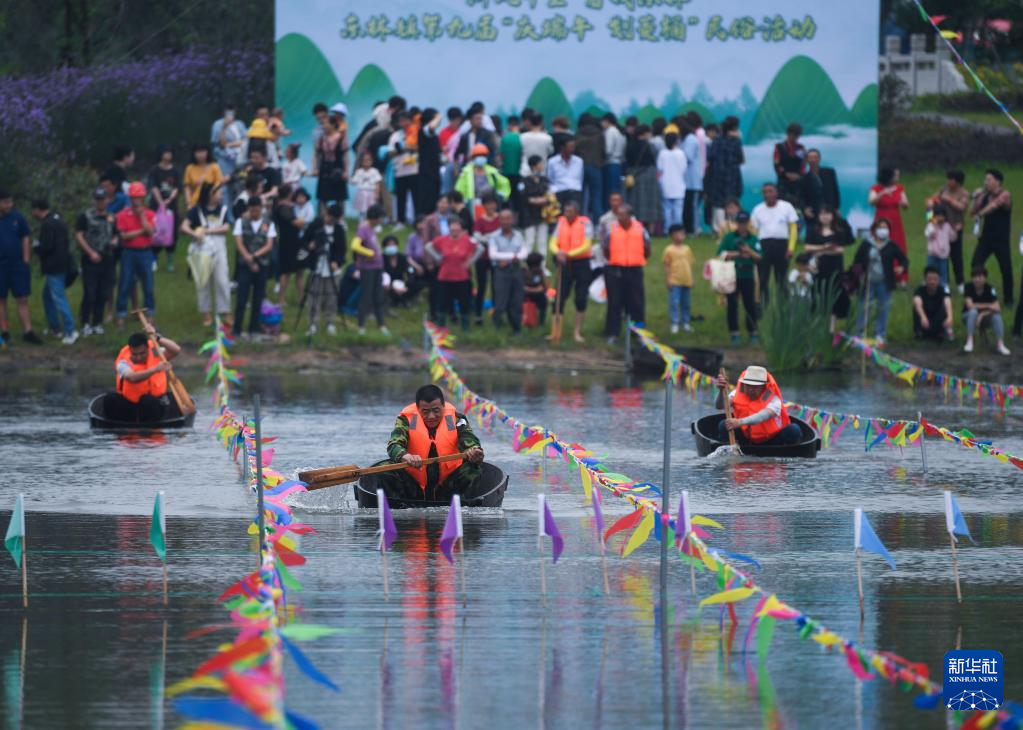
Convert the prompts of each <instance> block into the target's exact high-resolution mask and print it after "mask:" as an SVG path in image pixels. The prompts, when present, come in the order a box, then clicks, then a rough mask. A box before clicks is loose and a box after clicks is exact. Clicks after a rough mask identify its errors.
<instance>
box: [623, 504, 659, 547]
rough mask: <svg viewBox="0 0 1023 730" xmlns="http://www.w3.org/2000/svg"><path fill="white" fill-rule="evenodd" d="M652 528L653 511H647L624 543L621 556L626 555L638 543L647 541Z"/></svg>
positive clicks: (637, 545) (638, 544)
mask: <svg viewBox="0 0 1023 730" xmlns="http://www.w3.org/2000/svg"><path fill="white" fill-rule="evenodd" d="M653 529H654V513H653V512H650V511H648V512H647V513H646V514H645V515H644V516H643V519H642V520H641V521H640V523H639V526H638V527H637V528H636V529H635V530H634V531H633V533H632V536H631V537H630V538H629V541H628V542H627V543H625V552H623V553H622V557H626V556H628V555H629V553H631V552H632V551H633V550H635V549H636V548H638V547H639V546H640V545H642V544H643V543H645V542H646V541H647V538H648V537H650V533H651V532H653Z"/></svg>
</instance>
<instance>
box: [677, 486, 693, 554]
mask: <svg viewBox="0 0 1023 730" xmlns="http://www.w3.org/2000/svg"><path fill="white" fill-rule="evenodd" d="M692 531H693V522H692V515H691V514H690V512H689V490H688V489H683V490H682V498H681V499H679V501H678V517H677V518H676V520H675V544H676V545H678V546H680V547H681V546H682V543H683V541H684V540H685V539H686V538H687V537H688V536H689V533H690V532H692Z"/></svg>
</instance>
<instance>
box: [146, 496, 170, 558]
mask: <svg viewBox="0 0 1023 730" xmlns="http://www.w3.org/2000/svg"><path fill="white" fill-rule="evenodd" d="M149 542H151V543H152V544H153V550H155V551H156V554H157V555H159V556H160V560H162V561H163V562H165V563H166V562H167V516H166V515H165V514H164V513H163V492H157V493H156V500H155V501H154V502H153V520H152V522H151V523H150V526H149Z"/></svg>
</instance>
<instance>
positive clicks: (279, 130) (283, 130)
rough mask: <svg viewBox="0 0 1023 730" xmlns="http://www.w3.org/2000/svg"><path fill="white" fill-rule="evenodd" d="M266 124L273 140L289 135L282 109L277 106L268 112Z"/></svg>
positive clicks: (289, 131)
mask: <svg viewBox="0 0 1023 730" xmlns="http://www.w3.org/2000/svg"><path fill="white" fill-rule="evenodd" d="M266 126H267V128H269V130H270V134H272V135H273V136H274V140H275V141H276V140H278V139H280V138H281V137H290V136H291V130H290V129H288V128H287V127H286V126H284V109H282V108H281V107H279V106H278V107H274V110H273V111H272V112H270V119H269V120H268V121H267V123H266ZM285 182H287V181H285Z"/></svg>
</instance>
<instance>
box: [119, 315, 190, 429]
mask: <svg viewBox="0 0 1023 730" xmlns="http://www.w3.org/2000/svg"><path fill="white" fill-rule="evenodd" d="M146 333H147V334H143V333H142V332H136V333H134V334H133V335H131V336H130V337H129V338H128V344H127V345H125V346H124V347H123V348H121V351H120V353H118V355H117V360H116V363H115V365H114V367H115V369H116V371H117V397H112V398H108V399H107V404H106V412H107V415H108V416H109V417H110V418H112V419H114V420H117V421H134V422H138V423H151V422H154V421H159V420H161V419H163V418H164V416H165V415H166V413H167V408H168V406H169V405H170V400H169V398H168V397H167V371H168V370H170V364H169V363H166V362H163V361H162V360H161V359H160V356H159V354H158V353H157V351H156V348H157V347H159V348H160V350H161V351H162V352H163V356H164V357H165V358H167V360H173V359H174V358H175V357H177V356H178V355H179V354H180V353H181V347H180V346H179V345H178V344H177V343H176V342H174V341H173V340H169V339H167V338H166V337H163V336H161V335H159V334H157V332H156V331H155V330H153V329H152V327H150V328H149V329H148V330H146ZM147 335H149V336H152V337H153V340H152V341H150V339H149V336H147Z"/></svg>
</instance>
